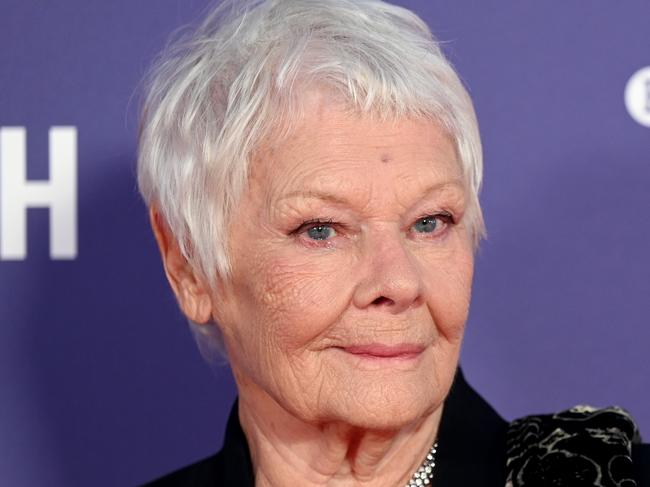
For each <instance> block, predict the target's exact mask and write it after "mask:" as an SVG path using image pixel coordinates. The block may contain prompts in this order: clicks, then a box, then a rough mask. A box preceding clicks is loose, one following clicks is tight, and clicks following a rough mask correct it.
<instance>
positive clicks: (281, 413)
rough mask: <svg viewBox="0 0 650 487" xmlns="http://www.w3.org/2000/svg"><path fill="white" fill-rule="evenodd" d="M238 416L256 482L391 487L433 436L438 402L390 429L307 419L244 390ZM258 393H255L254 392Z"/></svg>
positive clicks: (277, 486) (405, 476) (413, 466)
mask: <svg viewBox="0 0 650 487" xmlns="http://www.w3.org/2000/svg"><path fill="white" fill-rule="evenodd" d="M240 392H242V394H241V396H240V400H239V417H240V421H241V425H242V428H243V430H244V432H245V435H246V438H247V440H248V444H249V448H250V452H251V459H252V461H253V468H254V472H255V483H256V486H257V487H262V486H264V487H266V486H273V487H281V486H286V485H296V484H297V483H300V485H303V486H328V487H339V486H340V487H343V486H345V487H362V486H370V485H372V486H373V487H382V486H385V487H394V486H395V485H404V484H406V483H407V482H408V481H409V479H410V478H411V476H412V475H413V473H414V472H415V471H416V470H417V469H418V467H419V466H420V465H421V463H422V461H423V460H424V458H425V456H426V455H427V453H428V452H429V449H430V448H431V445H432V443H433V442H434V440H435V438H436V437H437V433H438V427H439V424H440V418H441V415H442V406H440V407H439V408H438V409H436V410H435V411H433V412H432V413H431V414H429V415H427V416H426V417H424V418H422V419H421V420H419V421H417V422H415V423H412V424H408V425H405V426H404V427H403V428H401V429H399V430H394V431H373V430H363V429H359V428H355V427H352V426H350V425H348V424H345V423H338V422H331V423H327V424H319V425H312V424H307V423H305V422H303V421H301V420H300V419H298V418H296V417H294V416H293V415H291V414H290V413H289V412H288V411H286V410H285V409H283V408H282V407H281V406H280V405H278V404H277V403H276V402H275V401H274V400H273V399H272V398H271V397H270V396H268V395H267V394H266V393H264V392H263V391H258V392H259V393H258V394H255V393H252V394H251V392H252V391H250V390H249V391H247V393H244V392H243V391H240ZM256 396H257V397H256Z"/></svg>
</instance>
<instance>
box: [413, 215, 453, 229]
mask: <svg viewBox="0 0 650 487" xmlns="http://www.w3.org/2000/svg"><path fill="white" fill-rule="evenodd" d="M450 223H453V219H452V216H451V215H450V214H448V213H440V214H438V215H427V216H423V217H421V218H418V219H417V221H416V222H415V223H414V224H413V226H412V227H411V228H412V229H413V230H414V231H415V232H416V233H434V232H435V231H436V230H438V231H439V229H444V228H445V226H446V225H449V224H450Z"/></svg>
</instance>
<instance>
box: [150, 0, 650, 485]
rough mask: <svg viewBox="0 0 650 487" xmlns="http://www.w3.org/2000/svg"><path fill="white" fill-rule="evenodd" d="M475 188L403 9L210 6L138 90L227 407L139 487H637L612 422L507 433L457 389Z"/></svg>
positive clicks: (435, 71) (166, 253) (633, 436)
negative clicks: (205, 435) (224, 376)
mask: <svg viewBox="0 0 650 487" xmlns="http://www.w3.org/2000/svg"><path fill="white" fill-rule="evenodd" d="M481 175H482V161H481V143H480V139H479V132H478V127H477V122H476V117H475V115H474V110H473V107H472V103H471V101H470V99H469V97H468V95H467V93H466V91H465V89H464V88H463V85H462V84H461V82H460V81H459V79H458V76H457V75H456V73H455V72H454V70H453V69H452V67H451V66H450V64H449V63H448V62H447V61H446V59H445V58H444V56H443V54H442V53H441V51H440V48H439V46H438V44H437V43H436V41H435V40H434V39H433V37H432V35H431V33H430V32H429V30H428V28H427V26H426V25H425V24H424V23H423V22H422V20H420V19H419V18H418V17H417V16H416V15H415V14H413V13H412V12H410V11H408V10H405V9H404V8H400V7H396V6H392V5H389V4H386V3H383V2H379V1H372V0H268V1H265V2H256V3H255V4H249V5H244V6H241V7H235V6H232V5H229V6H228V7H223V6H222V7H221V8H220V9H218V10H217V11H215V12H214V13H213V14H211V15H210V16H209V17H208V18H207V19H206V20H205V22H204V23H203V25H202V26H201V27H200V28H199V29H198V30H197V31H196V32H194V33H193V34H192V35H191V36H189V37H186V38H184V39H182V40H181V41H179V42H178V43H177V44H176V45H175V47H173V48H172V49H171V51H170V52H169V53H167V54H166V56H165V57H163V59H162V61H160V63H159V65H158V67H157V69H156V70H155V72H154V74H153V77H152V80H151V84H150V88H149V94H148V97H147V100H146V104H145V109H144V115H143V122H142V132H141V143H140V159H139V184H140V188H141V191H142V194H143V196H144V198H145V200H146V202H147V204H148V205H149V207H150V214H151V223H152V226H153V229H154V232H155V235H156V238H157V241H158V244H159V247H160V251H161V254H162V260H163V263H164V267H165V271H166V274H167V277H168V279H169V282H170V284H171V287H172V288H173V290H174V293H175V294H176V297H177V299H178V302H179V305H180V307H181V308H182V310H183V312H184V314H185V315H186V316H187V317H188V319H189V320H190V321H191V323H192V327H193V329H194V331H195V332H196V336H197V339H198V341H199V345H200V346H201V347H202V348H204V349H206V348H207V349H220V350H222V353H224V354H225V355H226V356H227V358H228V360H229V362H230V366H231V368H232V371H233V374H234V377H235V380H236V383H237V387H238V392H239V399H238V402H237V403H236V406H235V407H234V408H233V412H232V414H231V418H230V420H229V423H228V428H227V433H226V438H225V443H224V445H223V449H222V450H221V451H220V453H218V454H217V455H215V456H213V457H211V458H208V459H206V460H203V461H201V462H198V463H196V464H194V465H191V466H189V467H187V468H185V469H183V470H180V471H178V472H176V473H173V474H171V475H169V476H167V477H164V478H163V479H161V480H158V481H156V482H154V483H153V484H151V485H157V486H164V485H174V486H176V485H177V486H204V485H205V486H208V485H228V486H229V485H233V486H235V485H237V486H252V485H256V486H293V485H300V486H311V485H314V486H316V485H320V486H325V485H327V486H403V485H427V484H434V485H447V486H449V485H467V486H470V485H471V486H481V485H500V486H502V485H506V482H508V485H512V486H515V485H541V484H544V485H592V484H593V485H602V486H606V485H635V484H634V481H635V480H634V479H635V478H637V479H640V478H642V476H643V475H646V476H647V475H648V469H650V466H649V463H650V462H649V460H650V451H649V450H648V448H647V445H646V446H645V447H642V446H640V445H638V446H637V445H633V443H636V442H638V441H639V438H638V432H637V430H636V427H635V425H634V423H633V422H632V420H631V419H630V418H629V416H628V415H627V414H626V413H625V412H624V411H623V410H621V409H618V408H609V409H603V410H594V409H593V408H589V407H577V408H573V409H571V410H568V411H565V412H563V413H560V414H556V415H548V416H535V417H527V418H523V419H521V420H518V421H515V422H513V423H512V424H508V423H506V422H505V421H504V420H502V419H501V418H500V417H499V416H498V415H497V414H496V413H495V412H494V410H492V409H491V408H490V406H489V405H488V404H486V403H485V402H484V401H483V400H482V399H481V398H480V396H478V395H477V393H476V392H474V391H473V390H472V389H471V388H470V387H469V386H468V385H467V383H466V382H465V381H464V379H463V375H462V373H461V372H460V370H459V369H458V359H459V352H460V346H461V341H462V338H463V330H464V325H465V321H466V319H467V315H468V308H469V304H470V294H471V286H472V272H473V255H474V252H475V250H476V248H477V244H478V242H479V240H480V239H481V237H482V236H483V235H484V227H483V219H482V215H481V208H480V206H479V200H478V193H479V188H480V185H481ZM644 472H645V473H644ZM625 482H628V483H625Z"/></svg>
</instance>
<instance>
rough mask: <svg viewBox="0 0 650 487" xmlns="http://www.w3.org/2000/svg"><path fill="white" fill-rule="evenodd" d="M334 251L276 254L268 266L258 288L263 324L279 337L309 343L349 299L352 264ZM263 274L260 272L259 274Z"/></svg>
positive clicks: (333, 319)
mask: <svg viewBox="0 0 650 487" xmlns="http://www.w3.org/2000/svg"><path fill="white" fill-rule="evenodd" d="M333 257H335V256H333V255H326V256H322V255H321V256H318V257H314V258H310V259H306V258H297V257H296V256H293V255H292V256H288V257H283V258H275V259H273V260H272V261H270V262H269V263H268V266H265V267H266V269H265V271H264V272H263V274H264V277H263V279H261V280H260V287H259V288H258V290H257V291H256V294H257V295H258V298H259V299H260V302H259V303H257V309H259V310H264V314H265V316H264V317H263V324H264V326H265V327H267V332H268V333H270V334H274V335H275V336H276V340H280V341H282V342H283V343H285V344H291V345H292V346H293V347H296V348H300V347H303V346H308V345H309V342H310V341H311V340H314V339H316V338H318V336H319V335H321V334H323V333H324V332H325V331H326V330H327V329H328V328H329V327H330V326H331V325H332V324H334V323H335V322H336V320H338V318H339V317H340V315H341V314H342V313H343V312H344V310H345V308H346V306H347V305H348V303H349V297H350V293H351V291H350V289H351V288H352V281H351V279H350V276H346V272H349V271H348V269H350V267H351V266H349V265H342V264H343V263H342V262H341V261H340V260H338V259H336V258H333ZM260 277H261V276H260Z"/></svg>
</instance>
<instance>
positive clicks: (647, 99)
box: [625, 66, 650, 127]
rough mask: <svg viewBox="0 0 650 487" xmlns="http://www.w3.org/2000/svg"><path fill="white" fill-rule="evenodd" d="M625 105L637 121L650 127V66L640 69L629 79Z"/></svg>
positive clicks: (626, 87)
mask: <svg viewBox="0 0 650 487" xmlns="http://www.w3.org/2000/svg"><path fill="white" fill-rule="evenodd" d="M625 107H626V108H627V111H628V113H629V114H630V117H632V118H633V119H634V120H635V121H636V122H638V123H640V124H641V125H643V126H645V127H650V66H646V67H645V68H641V69H639V70H638V71H637V72H636V73H634V74H633V75H632V77H631V78H630V79H629V80H628V82H627V85H626V86H625Z"/></svg>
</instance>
